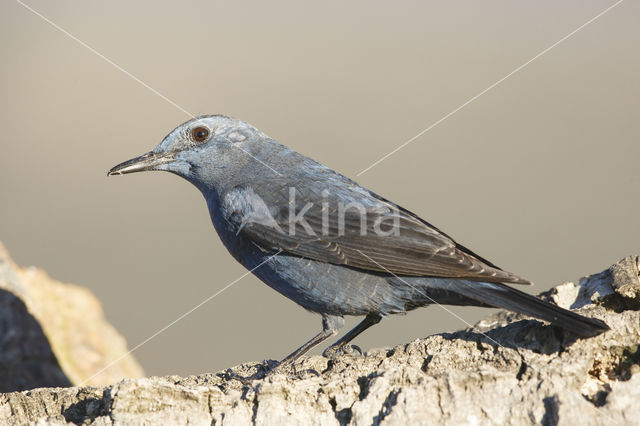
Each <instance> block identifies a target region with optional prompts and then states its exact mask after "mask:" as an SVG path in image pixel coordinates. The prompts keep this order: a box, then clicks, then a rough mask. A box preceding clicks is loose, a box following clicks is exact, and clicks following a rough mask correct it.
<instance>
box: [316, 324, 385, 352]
mask: <svg viewBox="0 0 640 426" xmlns="http://www.w3.org/2000/svg"><path fill="white" fill-rule="evenodd" d="M380 320H382V315H380V314H369V315H367V316H366V317H364V319H363V320H362V321H360V323H358V325H356V326H355V327H353V329H351V331H349V332H348V333H347V334H345V335H344V336H342V338H341V339H340V340H338V341H337V342H335V343H334V344H333V345H331V346H329V347H328V348H327V349H325V350H324V352H322V355H324V356H326V357H328V356H331V355H332V354H335V353H337V352H338V351H340V350H341V349H342V348H343V347H344V346H345V345H346V344H347V343H349V342H350V341H352V340H353V339H355V338H356V336H358V335H359V334H360V333H362V332H363V331H365V330H366V329H367V328H369V327H371V326H372V325H376V324H377V323H379V322H380Z"/></svg>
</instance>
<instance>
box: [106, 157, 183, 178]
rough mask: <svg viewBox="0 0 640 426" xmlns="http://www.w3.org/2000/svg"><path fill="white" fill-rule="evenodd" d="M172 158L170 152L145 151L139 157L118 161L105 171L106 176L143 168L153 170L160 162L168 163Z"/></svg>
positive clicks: (143, 169) (132, 171)
mask: <svg viewBox="0 0 640 426" xmlns="http://www.w3.org/2000/svg"><path fill="white" fill-rule="evenodd" d="M173 160H174V157H173V153H171V154H156V153H155V152H147V153H146V154H144V155H141V156H140V157H136V158H132V159H131V160H128V161H125V162H124V163H120V164H118V165H117V166H115V167H113V168H112V169H111V170H109V172H108V173H107V176H112V175H124V174H126V173H135V172H144V171H145V170H155V168H156V167H157V166H159V165H161V164H165V163H170V162H172V161H173Z"/></svg>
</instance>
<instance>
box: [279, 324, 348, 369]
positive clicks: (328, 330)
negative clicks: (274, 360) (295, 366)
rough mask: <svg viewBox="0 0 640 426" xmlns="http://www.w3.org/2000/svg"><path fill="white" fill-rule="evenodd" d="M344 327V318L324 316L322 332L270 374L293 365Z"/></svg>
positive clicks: (290, 355)
mask: <svg viewBox="0 0 640 426" xmlns="http://www.w3.org/2000/svg"><path fill="white" fill-rule="evenodd" d="M343 325H344V318H342V317H341V316H336V315H326V314H323V315H322V331H321V332H320V333H318V334H316V335H315V336H314V337H313V338H312V339H311V340H309V341H308V342H307V343H305V344H304V345H302V346H300V347H299V348H298V349H296V350H295V351H293V352H292V353H291V354H289V355H288V356H287V357H286V358H285V359H283V360H282V361H280V362H279V363H278V365H276V366H275V367H273V368H272V369H271V370H270V371H269V373H268V374H271V373H273V372H274V371H276V370H281V369H282V368H283V367H285V366H287V365H290V364H291V363H293V362H294V361H295V360H296V359H298V357H300V356H301V355H304V354H305V353H307V352H309V351H310V350H311V349H313V348H314V347H316V346H317V345H319V344H320V343H322V342H323V341H324V340H326V339H328V338H329V337H331V336H334V335H335V334H337V333H338V330H340V328H342V326H343Z"/></svg>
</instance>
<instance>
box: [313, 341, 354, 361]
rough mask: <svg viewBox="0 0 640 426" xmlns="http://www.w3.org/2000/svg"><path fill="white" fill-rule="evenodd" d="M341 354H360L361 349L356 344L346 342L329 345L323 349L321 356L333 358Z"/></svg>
mask: <svg viewBox="0 0 640 426" xmlns="http://www.w3.org/2000/svg"><path fill="white" fill-rule="evenodd" d="M343 355H351V356H355V355H359V356H362V349H360V348H359V347H358V346H356V345H349V344H346V345H340V346H329V347H328V348H327V349H325V350H324V352H322V356H324V357H325V358H329V359H334V358H337V357H339V356H343Z"/></svg>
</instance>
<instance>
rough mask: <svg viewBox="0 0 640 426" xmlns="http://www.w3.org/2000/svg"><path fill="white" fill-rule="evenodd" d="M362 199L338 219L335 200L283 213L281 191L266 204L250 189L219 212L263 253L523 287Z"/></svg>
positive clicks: (414, 220)
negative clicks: (225, 211)
mask: <svg viewBox="0 0 640 426" xmlns="http://www.w3.org/2000/svg"><path fill="white" fill-rule="evenodd" d="M289 195H290V194H289ZM365 195H367V196H366V197H365V198H364V202H362V203H354V204H352V205H351V206H350V207H349V206H347V207H346V208H344V207H345V203H343V209H342V211H341V210H340V208H339V206H337V205H336V204H337V203H335V202H334V203H332V201H336V199H337V200H341V199H342V198H341V197H337V198H335V197H334V198H331V197H330V196H329V197H328V198H324V197H321V196H320V194H319V193H318V191H313V193H309V192H308V191H307V192H306V194H305V193H304V191H303V193H302V194H300V192H298V193H297V198H296V201H295V206H294V207H290V206H291V205H292V203H291V199H290V196H289V197H286V194H284V193H283V191H280V192H278V191H276V192H273V191H271V192H270V193H269V194H268V196H267V197H266V199H268V200H269V201H271V203H268V202H266V201H265V197H263V196H261V195H258V194H257V193H256V192H254V189H250V190H247V189H246V188H240V189H237V190H236V191H235V192H233V191H232V192H231V193H230V194H228V196H227V200H226V201H227V202H226V208H227V210H228V213H229V214H228V215H227V216H228V218H229V219H228V220H230V221H231V222H233V223H234V225H235V226H236V229H237V233H238V234H240V233H242V234H243V235H244V236H245V237H247V238H249V239H250V240H251V241H252V242H253V243H254V244H256V245H257V246H258V247H260V248H261V249H263V250H268V251H277V250H282V251H285V252H288V253H290V254H292V255H296V256H300V257H305V258H309V259H314V260H318V261H321V262H328V263H333V264H337V265H345V266H350V267H353V268H358V269H363V270H368V271H375V272H380V273H388V274H395V275H410V276H434V277H451V278H464V279H468V280H477V281H488V282H507V283H515V284H531V282H530V281H528V280H526V279H524V278H520V277H518V276H517V275H514V274H512V273H510V272H506V271H503V270H501V269H500V268H498V267H497V266H495V265H493V264H492V263H491V262H489V261H487V260H485V259H483V258H481V257H479V256H477V255H476V254H474V253H473V252H472V251H470V250H468V249H466V248H465V247H463V246H461V245H459V244H457V243H456V242H455V241H454V240H453V239H452V238H450V237H449V236H447V235H446V234H444V233H443V232H441V231H440V230H438V229H437V228H435V227H434V226H432V225H430V224H428V223H427V222H425V221H423V220H422V219H420V218H419V217H418V216H416V215H415V214H413V213H411V212H409V211H408V210H405V209H403V208H401V207H399V206H397V205H395V204H393V203H391V202H389V201H387V200H385V199H383V198H381V197H379V196H377V195H375V194H373V193H370V192H368V191H367V193H366V194H365ZM310 200H313V202H312V201H310ZM274 206H276V207H274ZM355 206H361V207H359V208H360V209H358V208H357V207H355ZM363 213H364V214H363ZM296 217H297V218H298V220H296ZM341 217H342V219H341ZM292 219H293V220H292Z"/></svg>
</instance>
